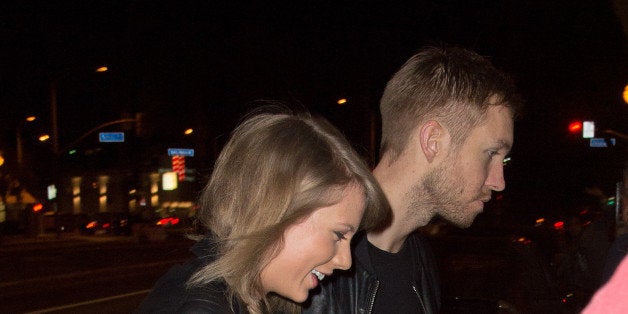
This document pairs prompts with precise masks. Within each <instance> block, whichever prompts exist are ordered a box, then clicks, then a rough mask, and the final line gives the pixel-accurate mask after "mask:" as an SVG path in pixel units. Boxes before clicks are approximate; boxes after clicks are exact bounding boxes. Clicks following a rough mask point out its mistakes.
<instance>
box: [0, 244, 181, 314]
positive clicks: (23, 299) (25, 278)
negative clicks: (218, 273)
mask: <svg viewBox="0 0 628 314" xmlns="http://www.w3.org/2000/svg"><path fill="white" fill-rule="evenodd" d="M191 243H192V241H190V240H187V239H185V238H183V237H180V236H173V237H169V238H168V239H165V240H163V241H156V242H140V241H138V239H136V238H134V237H129V236H81V235H77V234H61V236H60V237H57V235H55V234H45V235H41V236H38V237H36V238H32V237H31V238H26V237H23V236H7V237H5V238H4V239H3V243H2V244H1V245H0V290H1V291H2V294H1V295H0V312H1V313H28V312H36V313H130V312H131V311H132V310H133V309H135V308H136V307H137V306H138V304H139V302H141V300H142V299H143V298H144V297H145V296H146V294H147V293H148V291H149V289H150V288H151V287H152V286H153V285H154V283H155V281H156V280H157V279H158V278H159V277H160V276H161V275H162V274H164V273H165V272H166V271H167V270H168V269H169V268H170V267H171V266H172V265H174V264H177V263H182V262H184V261H185V260H187V259H188V257H189V254H190V253H189V251H188V249H189V247H190V245H191Z"/></svg>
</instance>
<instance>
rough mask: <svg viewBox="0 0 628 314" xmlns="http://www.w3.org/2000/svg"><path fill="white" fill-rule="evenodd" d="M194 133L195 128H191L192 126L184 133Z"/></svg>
mask: <svg viewBox="0 0 628 314" xmlns="http://www.w3.org/2000/svg"><path fill="white" fill-rule="evenodd" d="M192 133H194V129H191V128H190V129H187V130H185V131H184V132H183V134H185V135H190V134H192Z"/></svg>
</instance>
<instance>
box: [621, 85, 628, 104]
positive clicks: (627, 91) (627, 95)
mask: <svg viewBox="0 0 628 314" xmlns="http://www.w3.org/2000/svg"><path fill="white" fill-rule="evenodd" d="M622 96H623V97H624V102H625V103H626V104H628V85H626V87H624V93H623V94H622Z"/></svg>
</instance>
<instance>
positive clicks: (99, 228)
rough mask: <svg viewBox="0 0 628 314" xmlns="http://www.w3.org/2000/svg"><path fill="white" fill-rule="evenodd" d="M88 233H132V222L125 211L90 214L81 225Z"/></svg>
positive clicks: (82, 231)
mask: <svg viewBox="0 0 628 314" xmlns="http://www.w3.org/2000/svg"><path fill="white" fill-rule="evenodd" d="M80 231H81V233H83V234H87V235H100V234H112V235H131V222H130V220H129V216H128V215H126V214H124V213H109V212H107V213H98V214H95V215H92V216H89V218H87V219H86V220H85V221H84V222H83V223H82V224H81V226H80Z"/></svg>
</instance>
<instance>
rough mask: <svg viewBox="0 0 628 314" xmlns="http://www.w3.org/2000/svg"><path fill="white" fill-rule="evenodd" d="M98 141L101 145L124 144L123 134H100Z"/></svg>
mask: <svg viewBox="0 0 628 314" xmlns="http://www.w3.org/2000/svg"><path fill="white" fill-rule="evenodd" d="M98 140H99V141H100V142H102V143H121V142H124V132H100V133H98Z"/></svg>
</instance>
